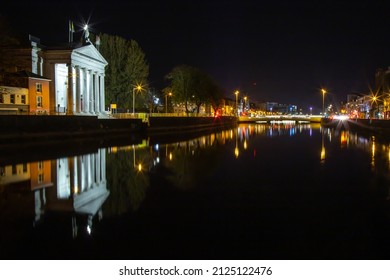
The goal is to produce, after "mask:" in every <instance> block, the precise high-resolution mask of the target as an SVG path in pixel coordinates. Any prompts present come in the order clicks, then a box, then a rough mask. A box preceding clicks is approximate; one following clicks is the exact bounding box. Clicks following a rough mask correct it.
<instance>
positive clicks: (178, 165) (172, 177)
mask: <svg viewBox="0 0 390 280" xmlns="http://www.w3.org/2000/svg"><path fill="white" fill-rule="evenodd" d="M198 141H199V140H198ZM197 146H198V147H196V146H195V147H191V146H189V145H188V144H187V147H172V148H173V151H172V153H173V155H174V156H173V160H172V161H168V159H167V161H166V167H167V168H169V169H170V171H171V172H170V173H168V174H167V179H168V180H169V181H170V182H171V183H172V184H173V185H175V186H176V187H178V188H181V189H190V188H193V187H195V186H201V185H202V183H204V182H205V180H207V179H208V178H209V177H210V176H211V175H212V174H213V172H214V170H215V168H217V167H218V166H219V164H218V163H219V162H220V160H221V158H222V154H223V148H221V147H220V146H219V145H218V144H213V145H211V146H209V147H205V148H199V145H197Z"/></svg>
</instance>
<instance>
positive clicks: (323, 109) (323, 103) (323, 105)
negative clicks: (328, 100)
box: [321, 89, 326, 116]
mask: <svg viewBox="0 0 390 280" xmlns="http://www.w3.org/2000/svg"><path fill="white" fill-rule="evenodd" d="M321 92H322V113H323V114H324V116H325V94H326V90H325V89H321Z"/></svg>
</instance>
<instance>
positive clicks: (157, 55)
mask: <svg viewBox="0 0 390 280" xmlns="http://www.w3.org/2000/svg"><path fill="white" fill-rule="evenodd" d="M388 8H389V4H387V3H385V2H369V1H353V2H349V1H345V2H341V3H338V2H336V1H326V2H322V3H311V2H308V1H295V2H293V3H292V2H289V1H279V2H278V3H267V2H263V1H260V2H259V1H249V0H247V1H180V2H179V1H160V2H157V1H148V0H147V1H142V2H140V3H128V2H125V1H116V0H114V1H110V2H109V4H107V2H103V1H87V2H85V1H84V2H76V1H67V2H64V3H53V4H49V3H47V2H44V1H35V2H27V1H18V2H10V3H6V4H5V9H4V10H3V11H2V14H3V16H5V17H7V18H8V20H9V21H10V23H11V27H12V28H13V29H15V30H17V31H19V32H21V33H24V34H32V35H34V36H37V37H39V38H41V41H42V43H43V44H44V45H50V44H54V43H59V42H66V41H67V40H68V21H69V20H73V21H74V23H75V29H76V36H80V35H81V32H82V31H81V29H82V25H83V24H84V23H88V24H89V26H90V28H91V32H92V33H97V34H98V33H107V34H111V35H118V36H121V37H124V38H126V39H134V40H136V41H137V42H138V43H139V44H140V46H141V48H142V49H143V51H144V52H145V55H146V59H147V61H148V63H149V65H150V75H149V80H150V85H151V86H152V87H156V88H158V89H161V88H162V87H164V85H165V81H164V76H165V75H166V74H168V73H169V71H170V70H172V68H173V67H174V66H177V65H180V64H188V65H192V66H195V67H198V68H200V69H202V70H203V71H205V72H207V73H209V74H210V75H211V76H212V77H213V78H214V79H215V80H216V81H217V82H218V83H219V84H220V85H221V86H222V88H224V90H225V93H226V96H227V97H231V98H234V90H236V89H238V90H240V91H241V92H246V93H247V94H248V95H249V98H250V100H253V101H275V102H280V103H290V104H297V105H298V106H299V107H301V108H304V109H307V108H308V107H316V108H319V109H320V108H321V104H322V103H321V102H322V96H321V88H326V89H327V92H328V94H327V97H326V98H327V101H328V102H335V103H338V102H340V101H344V100H346V95H347V94H349V93H362V94H366V93H368V92H369V89H370V87H373V81H374V76H375V70H376V69H377V68H387V65H388V64H390V63H389V60H390V55H389V54H387V52H386V49H387V48H388V47H389V42H388V39H387V37H386V30H387V28H386V17H387V16H388V15H389V12H388V11H389V9H388ZM32 11H38V13H34V12H32ZM37 14H38V16H37ZM21 19H22V20H21ZM229 93H230V95H229Z"/></svg>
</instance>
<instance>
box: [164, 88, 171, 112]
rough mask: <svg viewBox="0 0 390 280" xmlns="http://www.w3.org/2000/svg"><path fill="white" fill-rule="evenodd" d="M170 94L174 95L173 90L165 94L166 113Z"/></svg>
mask: <svg viewBox="0 0 390 280" xmlns="http://www.w3.org/2000/svg"><path fill="white" fill-rule="evenodd" d="M168 96H172V92H170V93H168V94H167V95H165V113H166V114H168Z"/></svg>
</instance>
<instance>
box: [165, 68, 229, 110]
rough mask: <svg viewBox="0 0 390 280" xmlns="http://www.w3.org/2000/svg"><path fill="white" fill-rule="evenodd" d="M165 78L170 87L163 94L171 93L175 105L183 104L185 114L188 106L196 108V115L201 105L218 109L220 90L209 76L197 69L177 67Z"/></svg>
mask: <svg viewBox="0 0 390 280" xmlns="http://www.w3.org/2000/svg"><path fill="white" fill-rule="evenodd" d="M166 78H167V79H168V80H170V85H169V86H168V87H166V88H165V89H164V90H163V91H164V93H165V94H168V93H169V92H172V93H173V96H172V99H173V100H174V101H175V102H177V103H184V106H185V109H186V113H187V114H188V113H189V111H190V104H194V105H195V106H196V112H197V113H199V109H200V106H202V105H211V106H213V108H214V110H216V109H217V108H218V107H219V104H220V100H221V98H222V90H221V89H220V88H219V86H218V85H217V84H216V83H215V82H214V80H213V79H212V78H211V77H210V76H209V75H207V74H206V73H204V72H202V71H201V70H199V69H198V68H195V67H192V66H188V65H181V66H177V67H175V68H174V69H173V70H172V71H171V72H170V73H169V74H168V75H167V76H166Z"/></svg>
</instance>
